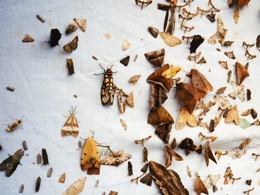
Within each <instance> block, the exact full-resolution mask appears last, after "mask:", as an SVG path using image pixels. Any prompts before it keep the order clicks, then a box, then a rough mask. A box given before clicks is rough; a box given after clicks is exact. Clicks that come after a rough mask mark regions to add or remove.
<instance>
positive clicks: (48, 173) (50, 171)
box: [47, 167, 53, 177]
mask: <svg viewBox="0 0 260 195" xmlns="http://www.w3.org/2000/svg"><path fill="white" fill-rule="evenodd" d="M52 171H53V168H52V167H51V168H49V170H48V172H47V177H51V175H52Z"/></svg>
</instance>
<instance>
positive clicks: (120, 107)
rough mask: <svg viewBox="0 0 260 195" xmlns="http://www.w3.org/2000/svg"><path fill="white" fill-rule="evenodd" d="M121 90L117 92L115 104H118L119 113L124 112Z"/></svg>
mask: <svg viewBox="0 0 260 195" xmlns="http://www.w3.org/2000/svg"><path fill="white" fill-rule="evenodd" d="M122 96H123V92H122V90H119V92H118V94H117V105H118V110H119V112H120V113H121V114H123V113H125V106H126V104H125V102H124V101H123V100H122Z"/></svg>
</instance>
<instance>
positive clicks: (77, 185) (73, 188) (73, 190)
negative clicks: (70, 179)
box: [62, 176, 87, 195]
mask: <svg viewBox="0 0 260 195" xmlns="http://www.w3.org/2000/svg"><path fill="white" fill-rule="evenodd" d="M86 179H87V178H86V177H84V176H83V177H81V178H79V179H78V180H77V181H75V182H74V183H73V184H71V185H70V186H69V188H68V189H67V190H66V191H65V192H63V194H62V195H73V194H75V195H76V194H80V192H82V191H83V189H84V185H85V181H86Z"/></svg>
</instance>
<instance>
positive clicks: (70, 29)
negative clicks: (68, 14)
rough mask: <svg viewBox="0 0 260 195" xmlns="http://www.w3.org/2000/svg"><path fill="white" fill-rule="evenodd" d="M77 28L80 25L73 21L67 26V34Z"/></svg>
mask: <svg viewBox="0 0 260 195" xmlns="http://www.w3.org/2000/svg"><path fill="white" fill-rule="evenodd" d="M77 29H78V27H77V26H76V25H75V24H73V23H71V24H69V25H68V26H67V28H66V31H65V33H66V35H68V34H71V33H73V32H75V31H76V30H77Z"/></svg>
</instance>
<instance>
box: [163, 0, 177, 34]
mask: <svg viewBox="0 0 260 195" xmlns="http://www.w3.org/2000/svg"><path fill="white" fill-rule="evenodd" d="M175 7H176V6H175V5H174V4H172V3H171V4H170V7H169V9H168V10H167V11H166V15H165V18H164V25H163V31H164V32H166V33H169V34H171V35H173V34H174V30H175Z"/></svg>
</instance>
